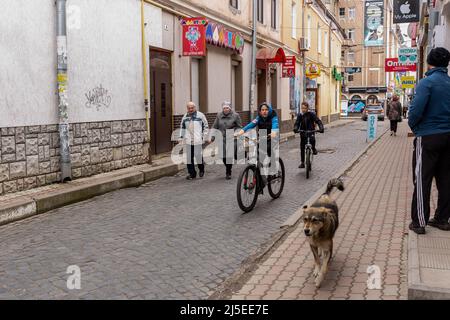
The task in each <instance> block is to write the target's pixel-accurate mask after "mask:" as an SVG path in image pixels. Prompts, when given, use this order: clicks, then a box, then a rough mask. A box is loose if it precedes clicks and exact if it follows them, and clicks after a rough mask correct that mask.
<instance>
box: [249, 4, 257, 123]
mask: <svg viewBox="0 0 450 320" xmlns="http://www.w3.org/2000/svg"><path fill="white" fill-rule="evenodd" d="M256 9H257V0H253V35H252V70H251V76H250V120H253V110H255V91H256V35H257V21H256V20H257V19H256V16H257V11H256Z"/></svg>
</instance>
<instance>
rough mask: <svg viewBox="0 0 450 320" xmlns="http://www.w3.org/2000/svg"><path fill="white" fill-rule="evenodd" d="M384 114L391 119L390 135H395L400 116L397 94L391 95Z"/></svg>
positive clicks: (400, 110) (400, 108)
mask: <svg viewBox="0 0 450 320" xmlns="http://www.w3.org/2000/svg"><path fill="white" fill-rule="evenodd" d="M386 114H387V117H388V118H389V120H390V121H391V136H392V135H394V136H396V135H397V125H398V123H399V121H401V118H402V104H401V103H400V101H399V98H398V96H397V95H395V96H394V97H392V101H391V102H389V103H388V105H387V110H386Z"/></svg>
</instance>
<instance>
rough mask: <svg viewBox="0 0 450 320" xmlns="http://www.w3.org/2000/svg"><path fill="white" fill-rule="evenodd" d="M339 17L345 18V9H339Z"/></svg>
mask: <svg viewBox="0 0 450 320" xmlns="http://www.w3.org/2000/svg"><path fill="white" fill-rule="evenodd" d="M339 17H341V18H345V8H339Z"/></svg>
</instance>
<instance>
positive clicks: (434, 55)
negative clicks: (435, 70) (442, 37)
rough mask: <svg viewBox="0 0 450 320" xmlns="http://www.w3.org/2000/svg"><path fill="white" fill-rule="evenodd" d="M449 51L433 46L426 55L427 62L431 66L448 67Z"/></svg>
mask: <svg viewBox="0 0 450 320" xmlns="http://www.w3.org/2000/svg"><path fill="white" fill-rule="evenodd" d="M449 61H450V52H448V50H447V49H445V48H434V49H432V50H431V51H430V53H429V54H428V57H427V63H428V64H429V65H431V66H433V67H444V68H447V67H448V63H449Z"/></svg>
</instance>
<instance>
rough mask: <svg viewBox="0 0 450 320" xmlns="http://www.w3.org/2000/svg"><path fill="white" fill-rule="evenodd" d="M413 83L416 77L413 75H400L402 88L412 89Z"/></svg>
mask: <svg viewBox="0 0 450 320" xmlns="http://www.w3.org/2000/svg"><path fill="white" fill-rule="evenodd" d="M415 84H416V78H415V77H414V76H404V77H402V88H403V89H414V85H415Z"/></svg>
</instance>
